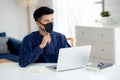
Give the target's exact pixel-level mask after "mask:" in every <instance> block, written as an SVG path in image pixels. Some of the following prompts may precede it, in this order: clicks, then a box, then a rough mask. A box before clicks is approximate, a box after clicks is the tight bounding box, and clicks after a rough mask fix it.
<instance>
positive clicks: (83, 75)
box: [0, 62, 120, 80]
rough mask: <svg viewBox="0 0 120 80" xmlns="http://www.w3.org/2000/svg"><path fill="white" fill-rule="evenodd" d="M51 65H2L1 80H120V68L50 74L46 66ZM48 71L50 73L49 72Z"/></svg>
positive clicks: (0, 66) (0, 68)
mask: <svg viewBox="0 0 120 80" xmlns="http://www.w3.org/2000/svg"><path fill="white" fill-rule="evenodd" d="M48 65H53V64H50V63H39V64H33V65H31V66H28V67H26V68H20V67H19V66H18V64H17V63H12V62H10V63H2V64H0V80H120V66H112V67H110V68H107V69H104V70H101V71H98V72H94V71H89V70H86V69H85V68H83V69H76V70H70V71H64V72H50V71H51V70H50V71H49V70H44V71H43V72H42V70H41V69H46V68H45V66H48ZM47 71H48V72H47Z"/></svg>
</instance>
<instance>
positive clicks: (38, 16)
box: [19, 7, 70, 67]
mask: <svg viewBox="0 0 120 80" xmlns="http://www.w3.org/2000/svg"><path fill="white" fill-rule="evenodd" d="M53 13H54V11H53V9H50V8H48V7H40V8H38V9H36V10H35V12H34V14H33V16H34V19H35V22H36V25H37V26H38V27H39V31H35V32H32V33H30V34H28V35H27V36H26V37H25V38H24V39H23V41H22V45H21V50H20V53H19V57H20V59H19V65H20V66H21V67H26V66H28V65H29V64H31V63H35V62H38V63H56V62H57V58H58V53H59V49H60V48H66V47H70V45H69V44H68V42H67V40H66V38H65V36H64V35H63V34H61V33H58V32H55V31H52V30H53Z"/></svg>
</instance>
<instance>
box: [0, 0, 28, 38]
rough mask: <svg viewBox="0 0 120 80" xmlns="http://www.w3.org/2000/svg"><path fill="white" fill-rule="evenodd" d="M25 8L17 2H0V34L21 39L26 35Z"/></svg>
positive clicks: (13, 0)
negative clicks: (3, 33)
mask: <svg viewBox="0 0 120 80" xmlns="http://www.w3.org/2000/svg"><path fill="white" fill-rule="evenodd" d="M27 26H28V25H27V13H26V7H22V6H21V5H20V4H19V2H18V0H0V32H6V33H7V36H10V37H14V38H17V39H22V38H23V37H24V35H26V34H27V33H28V30H27Z"/></svg>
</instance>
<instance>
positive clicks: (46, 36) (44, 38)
mask: <svg viewBox="0 0 120 80" xmlns="http://www.w3.org/2000/svg"><path fill="white" fill-rule="evenodd" d="M50 42H51V37H50V35H49V33H47V34H46V35H45V36H44V37H43V40H42V43H41V44H40V46H39V47H40V48H41V49H42V48H44V47H45V46H46V45H47V43H48V44H49V43H50Z"/></svg>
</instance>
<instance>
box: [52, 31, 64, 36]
mask: <svg viewBox="0 0 120 80" xmlns="http://www.w3.org/2000/svg"><path fill="white" fill-rule="evenodd" d="M52 34H53V35H57V36H65V35H64V34H62V33H60V32H56V31H53V32H52Z"/></svg>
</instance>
